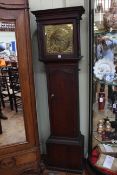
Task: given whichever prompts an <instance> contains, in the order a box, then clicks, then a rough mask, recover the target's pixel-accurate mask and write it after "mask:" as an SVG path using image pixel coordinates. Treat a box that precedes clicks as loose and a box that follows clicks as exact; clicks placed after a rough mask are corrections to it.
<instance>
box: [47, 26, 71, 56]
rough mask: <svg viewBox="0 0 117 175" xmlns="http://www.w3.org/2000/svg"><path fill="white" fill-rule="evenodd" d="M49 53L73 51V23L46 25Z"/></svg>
mask: <svg viewBox="0 0 117 175" xmlns="http://www.w3.org/2000/svg"><path fill="white" fill-rule="evenodd" d="M44 32H45V43H46V44H45V47H46V53H47V54H58V55H61V54H70V53H73V24H56V25H55V24H54V25H45V28H44Z"/></svg>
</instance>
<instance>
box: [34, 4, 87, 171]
mask: <svg viewBox="0 0 117 175" xmlns="http://www.w3.org/2000/svg"><path fill="white" fill-rule="evenodd" d="M83 13H84V8H83V7H82V6H78V7H69V8H59V9H50V10H40V11H34V12H33V14H34V15H35V16H36V21H37V30H38V46H39V54H40V55H39V59H40V61H43V62H44V64H45V68H46V75H47V86H48V103H49V116H50V128H51V135H50V137H49V138H48V140H47V142H46V148H47V166H48V167H49V168H54V169H57V170H70V171H76V172H82V169H83V156H84V136H83V135H82V134H81V132H80V115H79V94H78V90H79V79H78V76H79V68H78V63H79V60H80V59H81V53H80V19H81V16H82V14H83Z"/></svg>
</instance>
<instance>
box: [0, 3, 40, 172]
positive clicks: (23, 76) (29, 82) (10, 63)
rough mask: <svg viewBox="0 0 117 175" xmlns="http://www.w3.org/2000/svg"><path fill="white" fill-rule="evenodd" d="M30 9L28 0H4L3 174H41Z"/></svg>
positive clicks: (0, 53)
mask: <svg viewBox="0 0 117 175" xmlns="http://www.w3.org/2000/svg"><path fill="white" fill-rule="evenodd" d="M28 10H29V7H28V1H27V0H17V1H14V0H11V1H8V0H7V1H3V0H0V48H2V49H1V50H0V59H3V60H4V65H2V66H1V65H0V88H1V89H0V93H1V94H0V98H1V99H2V105H1V109H2V113H3V115H5V116H6V117H7V120H3V118H2V119H0V120H1V128H2V132H1V133H0V174H7V175H11V174H12V175H13V174H15V175H16V174H17V175H19V174H20V175H21V174H22V175H23V174H27V175H28V174H38V173H39V165H40V151H39V142H38V130H37V119H36V109H35V106H36V105H35V93H34V83H33V71H32V57H31V42H30V30H29V27H30V25H29V13H28ZM12 82H13V83H12ZM6 87H8V89H7V90H6ZM14 87H15V92H14ZM9 89H10V94H9V93H8V90H9ZM4 91H5V93H6V94H5V95H6V96H4V94H3V93H4ZM8 95H9V96H8ZM5 97H7V100H6V99H5ZM1 99H0V100H1ZM8 99H10V101H9V100H8ZM17 100H18V103H17ZM0 102H1V101H0ZM3 102H4V103H3ZM10 102H12V103H11V104H12V108H10ZM19 105H20V106H19ZM0 118H1V116H0Z"/></svg>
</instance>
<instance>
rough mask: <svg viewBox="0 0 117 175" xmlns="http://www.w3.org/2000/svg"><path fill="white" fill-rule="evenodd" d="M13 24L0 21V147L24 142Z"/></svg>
mask: <svg viewBox="0 0 117 175" xmlns="http://www.w3.org/2000/svg"><path fill="white" fill-rule="evenodd" d="M18 62H19V60H18V53H17V40H16V33H15V23H14V22H13V21H10V22H8V21H0V86H1V88H0V97H1V101H0V103H1V104H0V108H1V109H0V110H1V112H0V119H1V125H0V126H1V127H0V131H1V134H0V146H9V145H11V144H18V143H23V142H26V133H25V124H24V116H23V105H22V92H21V83H20V74H19V64H18Z"/></svg>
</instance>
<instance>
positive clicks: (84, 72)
mask: <svg viewBox="0 0 117 175" xmlns="http://www.w3.org/2000/svg"><path fill="white" fill-rule="evenodd" d="M78 5H83V6H84V8H85V10H86V13H85V15H83V19H82V21H81V54H82V55H83V59H82V60H81V61H80V73H79V80H80V83H79V94H80V124H81V125H80V126H81V132H82V134H83V135H84V136H85V153H86V152H87V139H88V87H89V85H88V69H89V68H88V32H87V31H88V15H87V14H88V1H87V0H29V7H30V11H34V10H40V9H41V10H42V9H50V8H59V7H68V6H78ZM30 22H31V24H30V26H31V35H32V49H33V68H34V77H35V89H36V102H37V116H38V123H39V125H38V126H39V135H40V144H41V150H42V152H45V150H46V149H45V142H46V139H47V138H48V136H49V134H50V126H49V112H48V98H47V83H46V75H45V69H44V64H43V63H41V62H40V61H39V60H38V46H37V31H36V30H37V27H36V21H35V17H34V15H32V14H31V13H30Z"/></svg>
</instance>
